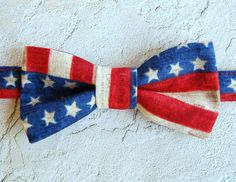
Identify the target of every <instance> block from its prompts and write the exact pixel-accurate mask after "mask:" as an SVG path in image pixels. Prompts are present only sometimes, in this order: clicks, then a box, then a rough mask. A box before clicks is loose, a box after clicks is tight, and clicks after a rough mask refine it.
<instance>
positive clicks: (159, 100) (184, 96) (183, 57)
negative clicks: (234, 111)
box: [138, 42, 220, 138]
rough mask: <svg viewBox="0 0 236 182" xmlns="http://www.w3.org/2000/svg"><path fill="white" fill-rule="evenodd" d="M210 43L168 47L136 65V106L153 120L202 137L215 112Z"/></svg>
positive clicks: (216, 93)
mask: <svg viewBox="0 0 236 182" xmlns="http://www.w3.org/2000/svg"><path fill="white" fill-rule="evenodd" d="M219 96H220V95H219V82H218V72H217V68H216V61H215V54H214V48H213V44H212V43H211V42H210V43H208V44H203V43H191V44H187V45H186V46H183V47H174V48H171V49H168V50H166V51H164V52H162V53H160V54H159V55H157V56H154V57H152V58H151V59H150V60H148V61H147V62H145V63H144V64H143V65H141V67H140V68H139V69H138V108H139V109H140V110H141V112H143V114H144V115H145V116H147V118H149V119H150V120H152V121H154V122H155V123H158V124H161V125H164V126H167V127H170V128H173V129H176V130H179V131H181V132H184V133H187V134H190V135H194V136H197V137H200V138H206V137H208V135H209V134H210V133H211V131H212V128H213V126H214V123H215V121H216V119H217V116H218V109H219V103H220V99H219Z"/></svg>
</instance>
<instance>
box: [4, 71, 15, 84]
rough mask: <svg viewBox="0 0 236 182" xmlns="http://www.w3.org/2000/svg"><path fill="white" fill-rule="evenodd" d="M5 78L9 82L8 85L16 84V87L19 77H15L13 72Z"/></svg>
mask: <svg viewBox="0 0 236 182" xmlns="http://www.w3.org/2000/svg"><path fill="white" fill-rule="evenodd" d="M3 78H4V80H5V81H6V82H7V84H6V86H14V87H15V86H16V81H17V78H16V77H14V76H13V74H12V73H10V75H9V76H7V77H3Z"/></svg>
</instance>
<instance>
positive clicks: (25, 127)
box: [23, 118, 33, 131]
mask: <svg viewBox="0 0 236 182" xmlns="http://www.w3.org/2000/svg"><path fill="white" fill-rule="evenodd" d="M32 126H33V125H32V124H30V123H29V121H28V119H27V118H25V120H24V121H23V129H24V130H25V131H28V129H29V128H30V127H32Z"/></svg>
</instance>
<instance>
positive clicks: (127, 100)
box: [95, 66, 137, 109]
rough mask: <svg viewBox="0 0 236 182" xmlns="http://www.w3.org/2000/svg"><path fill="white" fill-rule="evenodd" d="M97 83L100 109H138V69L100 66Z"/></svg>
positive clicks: (97, 98) (97, 101)
mask: <svg viewBox="0 0 236 182" xmlns="http://www.w3.org/2000/svg"><path fill="white" fill-rule="evenodd" d="M95 82H96V104H97V107H98V108H111V109H133V108H136V105H137V69H134V68H109V67H102V66H98V67H97V69H96V81H95Z"/></svg>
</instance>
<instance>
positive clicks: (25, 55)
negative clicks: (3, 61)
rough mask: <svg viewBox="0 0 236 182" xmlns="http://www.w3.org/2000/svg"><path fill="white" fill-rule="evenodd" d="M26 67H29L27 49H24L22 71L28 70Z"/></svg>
mask: <svg viewBox="0 0 236 182" xmlns="http://www.w3.org/2000/svg"><path fill="white" fill-rule="evenodd" d="M26 65H27V47H25V48H24V58H23V63H22V70H23V71H27V70H26Z"/></svg>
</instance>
